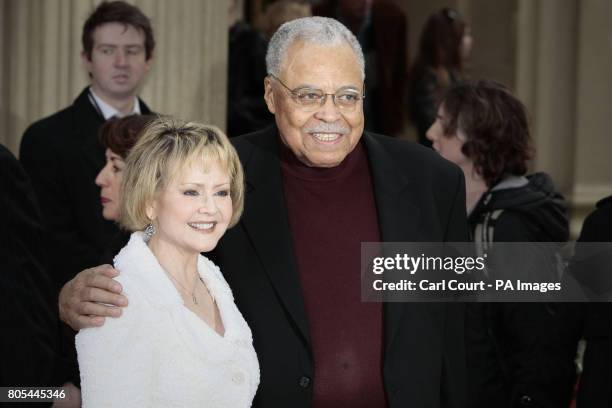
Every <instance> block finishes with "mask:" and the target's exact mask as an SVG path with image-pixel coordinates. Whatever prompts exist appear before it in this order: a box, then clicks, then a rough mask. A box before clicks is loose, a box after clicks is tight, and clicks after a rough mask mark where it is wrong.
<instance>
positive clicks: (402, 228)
mask: <svg viewBox="0 0 612 408" xmlns="http://www.w3.org/2000/svg"><path fill="white" fill-rule="evenodd" d="M363 139H364V142H365V146H366V149H367V151H368V158H369V160H370V163H371V165H370V168H371V171H372V182H373V184H374V195H375V198H376V206H377V208H378V222H379V226H380V237H381V241H382V242H416V241H418V224H419V207H418V206H417V204H416V194H415V192H414V188H413V185H414V180H413V179H412V178H410V176H406V174H405V171H403V170H400V169H399V168H398V167H397V166H396V165H395V162H394V160H395V159H394V157H392V156H391V155H389V153H388V152H387V151H386V150H385V148H384V147H383V146H382V145H381V144H380V143H379V142H378V141H377V140H376V139H375V138H374V137H373V136H372V135H370V134H368V133H364V135H363ZM384 310H385V315H384V325H385V346H386V348H388V347H389V346H390V345H391V342H392V341H393V337H394V336H395V333H396V331H397V329H398V326H399V322H400V319H401V317H402V314H403V310H404V304H403V303H394V302H389V303H386V304H385V306H384Z"/></svg>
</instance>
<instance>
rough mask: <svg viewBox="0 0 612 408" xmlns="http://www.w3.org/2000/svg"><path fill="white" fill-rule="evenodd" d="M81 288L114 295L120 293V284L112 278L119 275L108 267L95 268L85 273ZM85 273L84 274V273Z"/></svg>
mask: <svg viewBox="0 0 612 408" xmlns="http://www.w3.org/2000/svg"><path fill="white" fill-rule="evenodd" d="M86 272H87V273H86V276H85V282H84V283H83V286H85V287H94V288H100V289H104V290H107V291H110V292H114V293H121V291H122V290H123V288H122V287H121V284H120V283H119V282H117V281H115V280H113V279H112V278H114V277H116V276H118V275H119V272H117V270H116V269H114V268H113V267H111V266H110V265H102V266H97V267H95V268H91V269H88V270H87V271H86ZM84 273H85V272H84Z"/></svg>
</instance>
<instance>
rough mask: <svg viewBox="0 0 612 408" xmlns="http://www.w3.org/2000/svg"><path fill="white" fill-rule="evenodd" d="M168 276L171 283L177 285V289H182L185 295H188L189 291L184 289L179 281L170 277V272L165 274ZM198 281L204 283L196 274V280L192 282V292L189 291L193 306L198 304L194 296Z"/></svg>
mask: <svg viewBox="0 0 612 408" xmlns="http://www.w3.org/2000/svg"><path fill="white" fill-rule="evenodd" d="M167 273H168V276H170V279H172V281H173V282H174V283H176V284H177V285H179V287H180V288H181V289H183V290H184V291H185V293H187V294H189V289H187V288H185V287H184V286H183V285H181V283H180V282H179V281H177V280H176V279H175V278H174V276H172V274H171V273H170V272H167ZM198 279H199V280H200V282H202V283H204V281H203V280H202V277H201V276H200V275H199V274H196V279H195V280H194V282H193V290H192V291H191V299H192V300H193V303H194V304H196V305H197V304H198V298H197V297H196V295H195V291H196V287H197V285H198Z"/></svg>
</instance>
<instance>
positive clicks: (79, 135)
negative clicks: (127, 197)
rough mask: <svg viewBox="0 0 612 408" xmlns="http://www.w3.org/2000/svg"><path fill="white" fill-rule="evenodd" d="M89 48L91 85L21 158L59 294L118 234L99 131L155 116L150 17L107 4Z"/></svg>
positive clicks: (72, 363) (92, 22)
mask: <svg viewBox="0 0 612 408" xmlns="http://www.w3.org/2000/svg"><path fill="white" fill-rule="evenodd" d="M82 43H83V52H82V54H81V55H82V59H83V63H84V65H85V67H86V69H87V71H88V73H89V77H90V86H88V87H87V88H85V89H84V90H83V91H82V92H81V93H80V95H79V96H78V97H77V98H76V100H75V101H74V103H73V104H72V105H71V106H69V107H67V108H65V109H63V110H61V111H59V112H57V113H55V114H53V115H51V116H49V117H47V118H44V119H41V120H39V121H37V122H35V123H34V124H32V125H31V126H29V127H28V129H27V130H26V131H25V133H24V135H23V138H22V141H21V148H20V155H19V158H20V161H21V164H22V165H23V167H24V169H25V170H26V172H27V173H28V175H29V176H30V179H31V180H32V185H33V187H34V191H35V192H36V195H37V197H38V201H39V203H40V208H41V210H42V216H43V218H42V219H43V223H44V226H45V229H46V231H45V233H46V239H45V245H46V248H47V252H48V255H49V256H48V262H47V265H46V266H47V270H48V272H49V274H50V275H51V276H52V279H53V283H54V287H53V290H58V289H59V288H61V287H62V285H63V284H64V283H65V282H66V281H68V280H70V279H71V278H72V277H73V276H74V275H75V274H76V273H77V272H78V271H80V270H82V269H83V268H87V267H90V266H92V265H96V264H97V263H98V260H99V257H100V253H101V252H102V251H103V250H104V249H105V247H106V245H107V243H108V240H109V239H110V238H111V237H113V236H114V235H115V234H116V233H117V230H118V229H117V227H116V226H115V224H114V223H112V222H111V221H105V220H104V219H103V218H102V206H101V202H100V196H99V192H98V188H97V187H96V185H95V184H94V179H95V178H96V175H97V174H98V172H99V171H100V170H101V169H102V167H103V166H104V162H105V159H104V148H103V147H102V146H101V144H100V142H99V140H98V129H99V127H100V126H101V125H102V124H103V123H104V122H105V121H106V120H108V119H110V118H111V117H115V116H116V117H121V116H126V115H131V114H140V113H145V114H146V113H150V109H149V108H148V107H147V106H146V105H145V104H144V103H143V102H142V101H141V100H139V99H138V98H137V96H136V95H137V93H138V90H139V87H140V85H141V83H142V81H143V80H144V78H145V76H146V73H147V72H148V70H149V68H150V65H151V63H152V61H153V49H154V46H155V40H154V38H153V30H152V28H151V23H150V21H149V18H148V17H147V16H145V15H144V14H143V13H142V11H141V10H140V9H138V8H137V7H135V6H133V5H130V4H128V3H125V2H123V1H113V2H103V3H101V4H100V5H99V6H98V7H97V8H96V9H95V10H94V11H93V13H92V14H91V15H90V16H89V17H88V19H87V20H86V21H85V24H84V25H83V32H82ZM64 337H65V339H64V342H63V346H62V348H63V354H64V355H65V356H66V358H67V365H66V367H65V368H64V369H63V370H62V371H63V374H62V375H63V377H64V378H65V380H66V382H72V383H75V384H78V382H79V378H78V371H77V368H76V354H75V351H74V341H73V333H72V332H71V331H69V330H68V328H67V327H66V333H65V336H64Z"/></svg>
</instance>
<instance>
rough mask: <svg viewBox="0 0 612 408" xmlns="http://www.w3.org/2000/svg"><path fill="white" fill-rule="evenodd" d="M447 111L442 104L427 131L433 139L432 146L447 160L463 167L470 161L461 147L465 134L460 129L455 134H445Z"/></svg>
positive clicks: (429, 137) (430, 138)
mask: <svg viewBox="0 0 612 408" xmlns="http://www.w3.org/2000/svg"><path fill="white" fill-rule="evenodd" d="M445 115H446V113H445V112H444V106H443V105H441V106H440V108H439V109H438V114H437V116H436V121H435V122H434V123H433V125H431V127H430V128H429V130H428V131H427V134H426V136H427V138H428V139H429V140H431V142H432V147H433V148H434V150H435V151H436V152H438V153H440V155H441V156H442V157H444V158H445V159H446V160H449V161H451V162H453V163H455V164H457V165H458V166H460V167H462V166H464V165H465V164H467V163H469V162H470V159H469V158H467V157H466V156H465V155H464V154H463V152H462V151H461V148H462V147H463V144H464V143H465V141H466V137H465V135H463V134H461V132H460V131H459V130H458V131H457V132H455V133H453V134H445V132H444V123H446V116H445Z"/></svg>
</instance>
